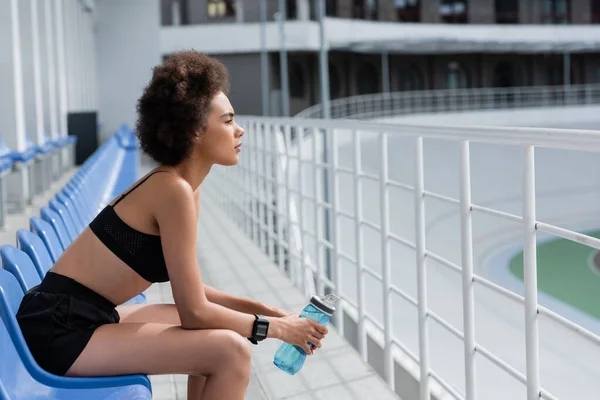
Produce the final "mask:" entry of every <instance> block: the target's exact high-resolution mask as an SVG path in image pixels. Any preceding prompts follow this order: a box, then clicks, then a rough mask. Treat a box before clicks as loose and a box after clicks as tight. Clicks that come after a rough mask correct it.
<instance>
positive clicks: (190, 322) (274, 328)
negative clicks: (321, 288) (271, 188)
mask: <svg viewBox="0 0 600 400" xmlns="http://www.w3.org/2000/svg"><path fill="white" fill-rule="evenodd" d="M163 175H165V176H164V177H160V178H159V179H161V181H160V183H161V190H160V193H157V195H156V196H155V197H154V198H153V200H154V207H153V211H154V217H155V218H156V221H157V223H158V226H159V229H160V239H161V243H162V248H163V254H164V257H165V263H166V265H167V270H168V272H169V281H170V283H171V288H172V289H173V299H174V300H175V306H176V307H177V312H178V314H179V319H180V321H181V327H182V328H183V329H190V330H195V329H228V330H232V331H234V332H237V333H238V334H240V335H241V336H243V337H251V336H252V327H253V325H254V321H255V320H256V319H255V317H254V316H253V315H250V314H247V313H243V312H239V311H236V310H233V309H230V308H227V307H224V306H222V305H220V304H217V303H215V302H212V301H210V300H209V299H208V298H207V294H206V289H207V287H206V285H204V283H203V281H202V275H201V273H200V268H199V265H198V257H197V254H196V234H197V220H198V214H197V210H196V206H195V199H194V193H193V191H192V189H191V187H190V186H189V184H188V183H187V182H185V181H183V180H182V179H181V180H179V179H173V178H172V177H169V176H168V175H169V174H163ZM157 181H158V179H157ZM208 290H209V291H210V289H208ZM213 293H216V292H213ZM217 297H218V295H217ZM227 298H228V297H227V296H225V297H221V301H225V303H227ZM223 299H225V300H223ZM229 302H231V303H232V304H237V305H239V303H237V302H236V301H233V302H232V300H231V298H229ZM246 304H247V303H246ZM267 319H268V320H269V330H268V333H267V337H269V338H277V339H281V340H283V341H284V342H287V343H290V344H294V345H296V346H300V347H302V348H303V349H304V351H305V352H307V354H312V349H311V348H310V346H308V343H309V342H310V343H312V344H315V345H316V346H317V347H320V345H321V342H320V340H321V339H322V338H323V337H325V335H326V334H327V327H325V326H324V325H322V324H320V323H318V322H316V321H314V320H312V319H310V318H297V317H296V316H295V315H293V314H290V315H289V316H286V317H273V316H271V317H267Z"/></svg>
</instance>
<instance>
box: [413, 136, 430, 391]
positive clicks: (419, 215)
mask: <svg viewBox="0 0 600 400" xmlns="http://www.w3.org/2000/svg"><path fill="white" fill-rule="evenodd" d="M423 170H424V168H423V137H422V136H419V137H417V138H416V141H415V229H416V232H415V238H416V258H417V298H418V316H419V317H418V320H419V364H420V367H421V368H420V370H421V377H420V392H419V393H420V396H419V398H420V400H429V397H430V388H429V343H428V335H427V273H426V260H425V251H426V246H425V183H424V171H423Z"/></svg>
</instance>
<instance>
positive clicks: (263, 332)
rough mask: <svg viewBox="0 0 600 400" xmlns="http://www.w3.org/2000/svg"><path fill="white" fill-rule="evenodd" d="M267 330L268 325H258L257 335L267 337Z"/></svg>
mask: <svg viewBox="0 0 600 400" xmlns="http://www.w3.org/2000/svg"><path fill="white" fill-rule="evenodd" d="M267 328H268V326H267V325H263V324H258V326H257V327H256V335H257V336H259V337H265V336H267Z"/></svg>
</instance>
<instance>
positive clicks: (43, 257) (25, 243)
mask: <svg viewBox="0 0 600 400" xmlns="http://www.w3.org/2000/svg"><path fill="white" fill-rule="evenodd" d="M57 240H58V238H57ZM17 248H18V249H19V250H22V251H24V252H25V253H27V255H28V256H29V258H31V261H33V265H35V269H37V272H38V274H39V275H40V278H41V279H44V276H46V272H48V271H49V270H50V268H52V265H54V264H53V262H52V257H50V253H49V252H48V248H47V247H46V245H45V244H44V242H43V241H42V239H41V238H40V237H39V236H37V235H35V234H34V233H32V232H30V231H28V230H27V229H19V230H18V231H17Z"/></svg>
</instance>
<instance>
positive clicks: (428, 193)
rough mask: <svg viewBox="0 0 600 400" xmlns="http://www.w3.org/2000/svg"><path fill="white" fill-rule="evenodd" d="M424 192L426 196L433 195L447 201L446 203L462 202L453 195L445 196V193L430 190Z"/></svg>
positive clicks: (434, 197) (433, 197)
mask: <svg viewBox="0 0 600 400" xmlns="http://www.w3.org/2000/svg"><path fill="white" fill-rule="evenodd" d="M424 194H425V197H426V198H427V197H431V198H432V199H437V200H442V201H445V202H446V203H451V204H460V201H459V200H458V199H453V198H452V197H448V196H444V195H443V194H439V193H435V192H430V191H427V190H425V192H424Z"/></svg>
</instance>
